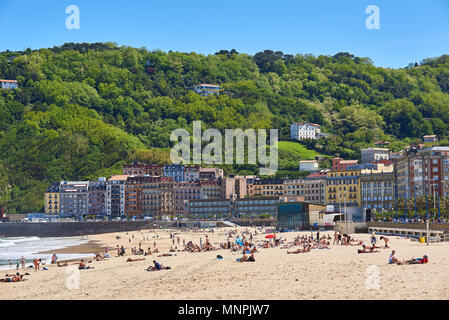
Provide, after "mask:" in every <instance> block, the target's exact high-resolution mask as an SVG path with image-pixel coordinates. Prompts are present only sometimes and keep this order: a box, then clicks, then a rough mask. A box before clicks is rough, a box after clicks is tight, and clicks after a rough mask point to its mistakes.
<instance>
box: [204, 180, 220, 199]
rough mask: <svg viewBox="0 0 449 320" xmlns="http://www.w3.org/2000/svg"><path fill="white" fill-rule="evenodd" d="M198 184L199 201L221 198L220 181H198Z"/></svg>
mask: <svg viewBox="0 0 449 320" xmlns="http://www.w3.org/2000/svg"><path fill="white" fill-rule="evenodd" d="M199 184H200V199H220V198H221V179H220V180H200V182H199Z"/></svg>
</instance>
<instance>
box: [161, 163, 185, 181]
mask: <svg viewBox="0 0 449 320" xmlns="http://www.w3.org/2000/svg"><path fill="white" fill-rule="evenodd" d="M164 177H167V178H173V179H174V180H175V182H183V181H186V180H185V166H184V165H183V164H164Z"/></svg>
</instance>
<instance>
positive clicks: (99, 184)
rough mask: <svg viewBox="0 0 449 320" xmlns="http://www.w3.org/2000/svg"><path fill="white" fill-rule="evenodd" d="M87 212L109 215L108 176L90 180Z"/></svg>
mask: <svg viewBox="0 0 449 320" xmlns="http://www.w3.org/2000/svg"><path fill="white" fill-rule="evenodd" d="M87 199H88V204H87V214H88V215H91V216H105V215H107V213H108V212H107V207H108V197H107V188H106V178H104V177H100V178H98V180H97V181H89V186H88V192H87Z"/></svg>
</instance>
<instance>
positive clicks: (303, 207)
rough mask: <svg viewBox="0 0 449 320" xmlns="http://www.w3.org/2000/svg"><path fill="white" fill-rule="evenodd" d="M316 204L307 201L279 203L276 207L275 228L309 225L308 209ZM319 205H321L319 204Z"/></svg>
mask: <svg viewBox="0 0 449 320" xmlns="http://www.w3.org/2000/svg"><path fill="white" fill-rule="evenodd" d="M314 206H317V205H316V204H309V203H307V202H287V203H279V204H277V208H276V218H277V221H276V227H277V229H304V228H308V227H309V226H310V223H309V211H310V209H311V208H313V207H314ZM320 207H321V206H320Z"/></svg>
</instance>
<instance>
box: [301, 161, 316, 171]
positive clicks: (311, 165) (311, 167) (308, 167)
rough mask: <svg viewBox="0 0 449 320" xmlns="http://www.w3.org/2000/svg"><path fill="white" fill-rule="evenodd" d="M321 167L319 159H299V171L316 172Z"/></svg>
mask: <svg viewBox="0 0 449 320" xmlns="http://www.w3.org/2000/svg"><path fill="white" fill-rule="evenodd" d="M318 169H319V165H318V161H317V160H301V161H299V171H309V172H316V171H318Z"/></svg>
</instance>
